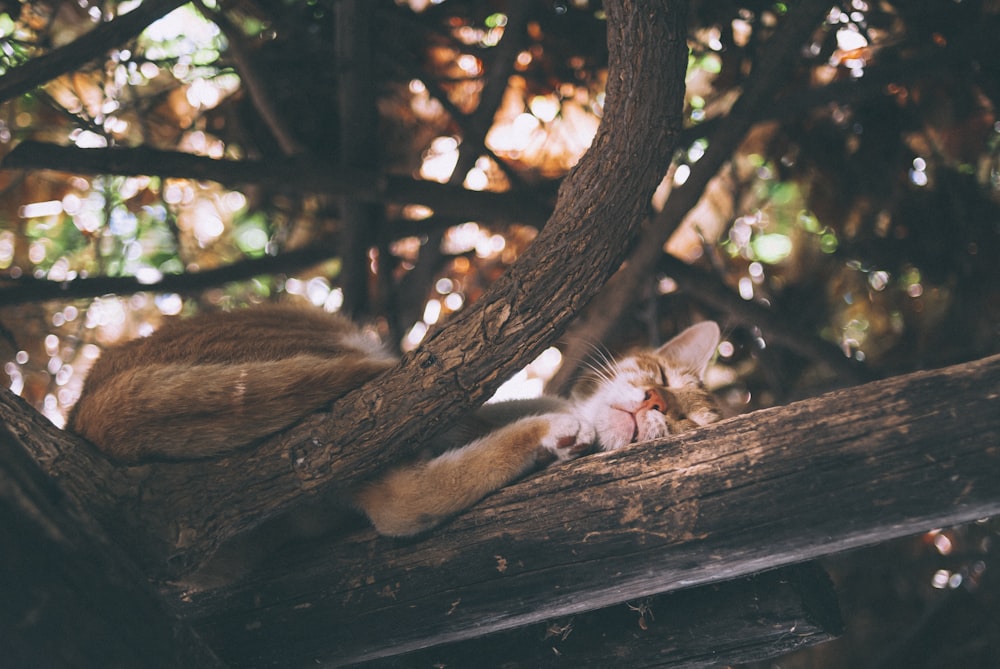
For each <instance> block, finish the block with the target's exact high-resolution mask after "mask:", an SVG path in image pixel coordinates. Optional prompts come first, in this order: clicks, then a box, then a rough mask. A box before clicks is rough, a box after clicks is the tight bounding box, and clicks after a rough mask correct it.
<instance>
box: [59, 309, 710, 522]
mask: <svg viewBox="0 0 1000 669" xmlns="http://www.w3.org/2000/svg"><path fill="white" fill-rule="evenodd" d="M718 339H719V330H718V327H717V326H716V325H715V324H714V323H708V322H706V323H700V324H698V325H696V326H693V327H691V328H689V329H688V330H686V331H685V332H683V333H681V334H680V335H678V336H677V337H676V338H674V339H673V340H671V341H670V342H668V343H667V344H665V345H664V346H663V347H661V348H660V349H658V350H656V351H649V352H645V353H637V354H634V355H632V356H629V357H626V358H624V359H623V360H621V361H620V362H618V363H616V364H614V365H611V366H609V367H608V369H606V370H603V371H602V378H600V379H599V380H598V382H597V385H596V388H595V389H594V390H593V391H592V392H591V393H589V394H586V395H580V396H576V397H574V398H573V399H562V398H556V397H543V398H539V399H538V400H525V401H517V402H509V403H499V404H491V405H486V406H485V407H483V408H482V409H480V410H479V411H478V412H476V413H475V414H474V415H472V416H470V417H469V419H468V420H466V421H463V422H462V423H461V424H459V425H458V426H456V427H455V428H454V429H452V430H451V431H449V432H448V433H447V434H445V435H443V436H442V437H441V438H440V439H439V441H438V443H437V444H436V445H435V446H436V448H435V453H434V455H433V457H430V458H426V459H421V460H418V461H416V462H411V463H404V464H402V465H401V466H399V467H398V468H396V469H393V470H391V471H389V472H388V473H386V474H385V475H383V476H382V477H381V478H378V479H376V480H374V481H372V482H369V483H366V484H364V485H363V486H362V487H361V488H359V489H357V490H355V491H353V493H352V502H353V504H354V505H355V506H356V507H357V508H359V509H360V510H362V511H363V512H364V513H365V514H367V516H368V517H369V518H370V519H371V520H372V522H373V524H374V525H375V527H376V529H377V530H378V531H379V532H381V533H383V534H388V535H396V536H404V535H412V534H416V533H419V532H421V531H424V530H426V529H429V528H430V527H433V526H434V525H436V524H438V523H440V522H441V521H442V520H444V519H446V518H448V517H449V516H452V515H454V514H456V513H458V512H460V511H462V510H464V509H466V508H468V507H469V506H471V505H472V504H474V503H476V502H477V501H478V500H479V499H481V498H482V497H484V496H485V495H487V494H489V493H491V492H493V491H495V490H497V489H498V488H501V487H503V486H505V485H507V484H508V483H510V482H511V481H513V480H515V479H517V478H519V477H521V476H523V475H524V474H526V473H527V472H529V471H530V470H532V469H535V468H537V467H539V466H540V465H544V464H548V463H549V462H552V461H553V460H566V459H570V458H573V457H576V456H578V455H580V454H582V453H584V452H585V451H587V450H589V449H591V448H597V449H601V450H613V449H617V448H621V447H623V446H626V445H628V444H630V443H633V442H636V441H645V440H649V439H654V438H657V437H661V436H665V435H667V434H670V433H676V432H681V431H684V430H686V429H690V428H692V427H695V426H697V425H704V424H706V423H710V422H713V421H714V420H717V419H718V417H719V414H718V411H717V408H716V406H715V404H714V402H713V400H712V397H711V395H710V394H709V393H708V392H707V391H706V390H705V389H704V387H703V386H702V383H701V377H702V375H703V373H704V370H705V367H706V365H707V364H708V362H709V360H710V359H711V358H712V355H713V354H714V351H715V347H716V345H717V343H718ZM394 363H395V360H394V359H393V358H392V357H391V356H389V355H387V354H386V353H385V352H384V351H383V350H382V349H381V348H380V347H379V346H378V345H377V343H375V342H373V341H370V340H368V339H367V338H366V337H365V336H364V335H363V334H362V333H361V332H360V331H359V330H358V329H357V328H356V327H355V326H354V325H353V324H352V323H350V322H349V321H348V320H346V319H344V318H341V317H338V316H331V315H328V314H325V313H322V312H319V311H316V310H308V309H303V308H293V307H266V308H257V309H248V310H243V311H236V312H232V313H228V314H222V313H219V314H206V315H202V316H198V317H195V318H192V319H189V320H184V321H174V322H172V323H170V324H168V325H166V326H164V327H162V328H161V329H160V330H158V331H157V332H156V333H154V334H153V335H152V336H150V337H148V338H145V339H139V340H134V341H132V342H128V343H126V344H124V345H122V346H119V347H115V348H111V349H109V350H107V351H106V352H105V353H104V354H103V355H102V356H101V358H100V359H99V360H98V362H97V363H96V364H95V365H94V368H93V369H92V371H91V372H90V375H89V376H88V378H87V381H86V383H85V385H84V390H83V393H82V395H81V397H80V400H79V402H78V403H77V405H76V407H74V410H73V412H72V414H71V415H70V421H69V427H70V429H72V430H73V431H75V432H76V433H78V434H80V435H81V436H83V437H86V438H87V439H89V440H90V441H91V442H93V443H94V444H95V445H97V447H98V448H100V449H101V450H102V451H103V452H104V453H105V454H107V455H108V456H110V457H113V458H116V459H120V460H124V461H128V462H141V461H143V460H150V459H195V458H204V457H212V456H216V455H219V454H223V453H228V452H231V451H234V450H236V449H239V448H241V447H246V446H249V445H250V444H252V443H253V442H254V441H256V440H258V439H261V438H263V437H265V436H267V435H269V434H272V433H274V432H277V431H279V430H281V429H283V428H285V427H287V426H289V425H290V424H292V423H294V422H296V421H297V420H299V419H300V418H302V417H303V416H305V415H307V414H308V413H311V412H312V411H315V410H317V409H319V408H321V407H323V406H324V405H329V404H330V403H331V402H334V401H335V400H336V399H337V398H338V397H341V396H342V395H344V394H345V393H347V392H349V391H350V390H352V389H354V388H356V387H359V386H360V385H362V384H363V383H365V382H366V381H369V380H371V379H373V378H374V377H376V376H377V375H378V374H379V373H381V372H383V371H385V370H387V369H388V368H389V367H391V366H392V365H393V364H394ZM469 435H471V436H469Z"/></svg>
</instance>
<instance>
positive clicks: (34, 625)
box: [0, 426, 223, 669]
mask: <svg viewBox="0 0 1000 669" xmlns="http://www.w3.org/2000/svg"><path fill="white" fill-rule="evenodd" d="M20 441H21V440H20V439H16V438H14V437H13V435H12V434H11V433H10V432H8V430H7V429H6V427H5V426H0V593H3V596H2V604H0V653H2V658H0V664H2V665H3V666H5V667H53V668H55V667H107V668H108V669H112V668H117V667H121V668H122V669H125V668H127V667H149V668H153V667H163V668H167V667H171V668H176V669H199V668H202V667H206V668H207V667H222V666H223V665H222V663H221V662H219V660H218V659H217V658H216V657H215V655H214V654H213V653H212V651H210V650H209V649H208V647H207V646H205V645H204V643H203V642H202V641H201V639H199V638H198V636H197V635H195V634H194V633H193V632H192V631H191V629H190V628H189V627H188V626H187V625H185V624H184V623H183V622H181V621H180V620H178V619H177V618H176V616H175V615H174V614H172V613H171V612H170V611H169V610H168V608H167V606H166V603H165V602H164V601H163V600H162V599H161V598H160V596H159V594H158V593H156V592H155V591H154V590H153V589H152V588H151V587H150V586H149V584H148V583H147V581H146V579H145V577H144V576H142V574H141V573H140V572H139V570H138V569H137V568H136V567H135V565H134V564H132V563H130V562H129V561H128V559H127V558H125V556H124V555H123V553H122V552H121V549H120V548H119V547H118V546H116V545H115V544H114V543H112V542H111V541H109V540H108V539H107V538H105V537H104V534H103V532H102V530H101V529H100V527H99V526H98V525H97V524H96V523H95V522H94V521H93V520H92V519H90V518H87V517H86V515H85V514H83V513H82V511H81V510H80V509H79V508H77V507H76V505H75V504H73V502H72V500H71V499H70V498H69V497H67V496H66V495H65V493H64V492H63V491H62V490H61V489H60V487H59V486H58V485H57V484H56V483H55V482H54V481H52V480H51V479H49V478H48V477H47V476H46V475H45V474H44V473H43V472H42V471H41V469H39V468H38V465H37V464H36V463H35V462H33V461H32V460H31V458H30V457H29V456H28V453H27V452H26V451H25V450H24V448H23V447H22V445H21V443H20Z"/></svg>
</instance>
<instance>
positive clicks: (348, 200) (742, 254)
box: [0, 0, 1000, 667]
mask: <svg viewBox="0 0 1000 669" xmlns="http://www.w3.org/2000/svg"><path fill="white" fill-rule="evenodd" d="M179 4H180V3H178V2H172V3H171V2H163V1H162V0H161V1H160V2H154V1H149V0H147V2H145V3H141V4H140V3H139V2H136V1H129V2H102V3H90V2H88V0H80V1H79V2H75V3H63V2H54V1H51V0H49V1H37V2H22V3H12V2H0V69H2V71H3V72H4V73H5V76H3V77H0V99H2V100H5V102H3V104H2V106H0V155H2V156H3V168H4V169H2V170H0V358H2V360H3V376H2V378H3V382H4V384H5V385H6V386H7V387H9V388H10V389H11V390H13V391H14V392H15V393H17V394H19V395H21V396H22V397H24V398H25V399H27V400H28V401H29V402H31V403H32V404H33V405H35V406H36V407H37V408H38V409H39V411H41V412H42V413H44V414H45V415H46V416H48V417H49V418H50V419H51V420H52V421H53V422H55V423H57V424H60V425H61V424H62V422H63V420H64V415H65V413H66V411H67V410H68V408H69V407H70V406H72V404H73V403H74V401H75V400H76V397H77V395H78V393H79V390H80V385H81V383H82V379H83V378H84V376H85V374H86V371H87V368H88V366H89V365H90V364H91V363H92V362H93V360H94V359H96V357H97V356H98V355H99V354H100V350H101V349H102V347H104V346H107V345H108V344H110V343H113V342H115V341H119V340H121V339H124V338H129V337H134V336H142V335H145V334H148V333H149V332H151V331H152V330H154V329H155V328H156V327H157V326H158V325H159V324H160V323H161V322H162V320H163V319H164V318H167V317H172V316H178V315H181V316H183V315H189V314H191V313H194V312H196V311H198V310H206V309H208V310H210V309H231V308H238V307H241V306H245V305H249V304H255V303H260V302H266V301H273V300H285V301H300V302H309V303H311V304H313V305H315V306H316V307H317V308H323V309H327V310H329V311H337V310H342V311H345V312H347V313H349V314H351V315H352V316H353V317H355V318H357V319H358V320H359V321H360V322H362V323H364V324H365V325H366V327H369V328H371V329H372V330H373V331H375V332H376V333H377V334H379V336H381V337H382V339H383V340H384V341H386V342H387V344H388V345H389V346H390V347H393V348H396V349H398V350H401V351H405V350H409V349H412V348H413V347H414V346H416V345H417V344H418V343H419V342H420V340H421V338H422V337H423V336H424V335H425V334H426V332H427V331H428V329H429V328H432V327H435V326H436V325H437V324H438V323H440V322H443V321H444V320H445V319H447V317H448V315H449V314H451V313H453V312H456V311H458V310H460V309H462V308H463V307H464V306H465V305H467V304H470V303H471V302H473V301H475V300H476V299H477V298H478V297H479V296H480V295H481V294H482V292H483V290H484V288H485V287H487V286H489V285H490V283H491V282H492V281H493V280H494V279H495V278H496V277H497V276H499V275H500V274H501V273H503V271H504V269H505V268H506V267H507V266H508V265H509V264H510V263H511V262H513V260H514V259H516V258H517V257H518V254H519V253H520V252H521V251H522V250H523V249H524V248H526V247H527V245H529V244H530V243H531V241H532V239H533V238H534V236H535V235H536V234H537V231H538V230H539V228H540V227H541V226H542V225H544V221H545V218H546V217H547V215H548V213H549V211H550V210H551V207H552V204H553V202H554V200H555V193H556V190H557V188H558V184H559V181H560V179H561V177H562V176H564V175H565V174H566V172H567V171H568V170H569V169H571V168H572V166H573V165H574V164H575V162H576V160H577V159H578V158H579V157H580V156H581V155H582V154H583V152H584V151H586V149H587V147H588V146H589V143H590V141H591V139H592V137H593V135H594V133H595V131H596V128H597V126H598V124H599V123H600V120H601V114H602V103H603V89H604V80H605V77H606V63H607V51H606V45H605V25H604V17H603V14H602V9H601V5H600V3H599V2H596V1H590V0H556V1H552V0H509V1H506V2H504V1H501V0H467V1H463V2H459V1H458V0H438V1H434V0H409V2H406V1H404V0H396V1H395V2H391V1H389V0H370V1H368V2H349V1H348V0H341V1H340V2H335V1H333V0H305V1H300V0H224V1H223V0H201V1H200V2H196V3H194V4H188V5H183V6H181V7H179V8H178V5H179ZM799 4H803V5H805V4H808V3H806V2H802V3H779V2H755V1H753V0H744V1H742V2H693V3H692V5H691V11H690V23H691V25H690V31H689V46H690V59H689V69H688V76H687V95H686V99H685V110H686V111H685V117H686V119H687V127H686V128H685V130H684V134H683V137H682V142H681V146H682V149H681V150H679V151H678V152H677V155H676V156H674V161H673V163H672V166H671V168H670V170H669V171H668V173H667V174H666V175H664V180H663V183H662V185H661V187H660V189H659V190H658V192H657V194H656V196H655V198H654V201H653V202H652V203H651V205H650V210H649V217H648V221H647V222H646V224H645V227H644V233H643V235H642V237H641V239H640V240H639V241H638V242H637V244H636V247H635V249H634V253H633V256H632V258H631V259H630V260H629V262H628V263H627V264H626V265H625V267H624V268H623V271H622V272H621V274H620V276H616V277H615V278H613V279H612V281H611V282H609V284H608V286H607V288H606V291H605V294H603V295H601V296H599V297H598V298H597V299H596V300H595V302H594V303H593V304H592V305H591V307H590V309H589V311H587V312H586V313H584V314H583V315H582V317H581V319H580V320H579V321H578V322H577V324H576V325H574V327H573V328H572V329H571V330H570V331H569V332H568V333H567V334H566V336H565V337H564V339H563V340H562V341H560V342H558V343H557V345H556V346H554V347H553V348H551V349H549V350H547V351H546V352H545V353H544V354H543V355H542V356H540V357H539V358H538V359H537V360H536V361H535V362H534V363H532V364H531V365H529V366H528V367H527V368H526V369H525V370H523V371H522V372H520V373H519V374H518V375H517V376H516V377H515V378H514V379H512V380H511V382H509V383H508V384H507V385H505V386H504V387H503V388H502V389H501V391H500V393H498V395H500V396H502V397H514V396H522V395H525V394H537V393H539V392H541V391H542V389H543V387H546V386H547V387H548V389H549V390H550V391H564V390H565V389H566V388H567V387H568V386H569V385H570V384H571V383H572V380H573V379H575V378H576V376H577V375H578V374H579V373H580V371H581V369H585V367H586V364H587V362H588V359H593V357H594V356H598V357H599V356H601V355H603V354H604V353H603V352H604V351H608V352H617V351H620V350H623V349H626V348H628V347H629V346H632V345H647V344H655V343H657V342H659V341H663V340H665V339H667V338H669V336H671V335H672V334H673V333H674V332H676V331H677V330H678V329H680V328H681V327H683V326H685V325H687V324H689V323H690V322H692V321H696V320H700V319H704V318H712V319H715V320H717V321H718V322H720V324H722V325H723V328H724V331H725V337H724V341H723V343H722V345H721V346H720V348H719V359H718V362H717V363H716V364H715V365H713V367H712V369H711V375H710V382H711V385H712V386H713V388H714V389H715V390H716V392H717V393H718V394H719V396H720V398H721V399H722V400H723V401H724V402H725V403H726V405H727V407H728V408H729V409H730V410H731V411H732V412H733V413H737V412H743V411H749V410H752V409H756V408H761V407H766V406H771V405H774V404H778V403H784V402H788V401H790V400H793V399H797V398H801V397H805V396H810V395H814V394H816V393H818V392H820V391H822V390H825V389H828V388H831V387H836V386H843V385H849V384H853V383H857V382H859V381H862V380H865V379H871V378H879V377H884V376H891V375H895V374H898V373H902V372H906V371H910V370H915V369H920V368H927V367H937V366H942V365H946V364H949V363H954V362H959V361H964V360H972V359H976V358H981V357H984V356H987V355H990V354H993V353H996V352H998V350H1000V280H998V279H1000V263H998V262H997V258H998V257H1000V120H998V118H997V113H996V110H997V108H998V102H1000V44H998V42H997V40H996V35H998V34H1000V4H998V3H997V2H996V1H995V0H978V1H976V0H971V1H970V0H966V1H964V2H953V1H950V0H922V1H920V2H910V1H906V2H903V1H899V2H896V1H892V2H878V3H875V2H867V1H862V0H850V1H848V2H839V3H831V4H830V5H829V7H826V8H824V17H825V18H824V19H822V20H821V21H817V22H815V23H814V24H809V25H806V26H805V27H802V26H798V25H795V24H793V22H792V21H791V20H790V18H791V16H792V15H793V14H794V12H795V10H796V9H797V8H798V5H799ZM174 8H176V9H174ZM171 9H174V11H170V10H171ZM140 11H144V12H148V13H149V15H150V16H149V21H148V22H143V23H142V25H141V26H139V27H138V28H136V29H135V30H134V32H133V33H132V34H130V35H125V36H124V37H122V36H116V37H114V38H107V39H105V38H103V37H102V33H99V32H97V31H98V30H100V29H103V28H107V27H109V26H112V25H116V24H117V25H121V24H122V23H123V21H122V19H123V18H127V17H128V16H129V15H130V14H132V13H136V14H135V16H138V12H140ZM120 17H121V18H120ZM154 19H158V20H155V21H154ZM147 23H148V27H146V25H147ZM143 28H144V29H143ZM86 35H97V36H98V37H99V38H100V39H96V40H92V42H96V43H97V45H96V47H95V46H93V45H90V46H87V44H85V43H84V40H82V39H80V38H81V37H84V36H86ZM782 40H784V41H782ZM53 53H66V54H68V57H70V58H71V60H70V61H68V62H71V63H72V65H71V66H67V67H63V68H62V69H61V70H59V71H53V70H52V69H41V68H39V70H38V74H34V72H35V71H34V70H30V71H29V70H28V69H27V67H26V68H25V69H23V70H22V69H20V68H19V66H22V65H25V66H31V65H34V64H39V63H42V62H43V60H44V59H43V56H44V55H45V54H53ZM769 59H770V61H773V62H769ZM25 71H28V72H29V74H30V75H31V76H29V77H28V80H27V81H26V82H19V83H18V85H17V86H15V85H14V82H13V75H10V74H9V73H11V72H14V73H23V72H25ZM6 75H9V76H6ZM741 95H742V96H743V97H742V98H741ZM738 101H739V102H738ZM608 178H610V179H613V178H615V175H613V174H609V175H608ZM996 544H997V524H996V522H995V521H989V520H984V521H983V522H982V523H978V524H975V525H972V526H967V527H961V528H949V529H942V530H941V531H937V532H932V533H929V534H927V535H925V536H921V537H916V538H914V539H912V540H907V541H901V542H894V543H892V544H888V545H883V546H880V547H877V548H873V549H869V550H865V551H858V552H855V553H851V554H849V555H845V556H840V557H836V558H833V559H830V560H829V561H828V564H827V566H828V568H830V569H831V571H832V572H833V575H834V577H835V580H836V581H837V583H838V587H839V589H840V590H841V592H842V593H843V598H844V601H843V604H844V607H845V618H846V620H847V623H848V633H847V634H846V635H845V637H844V639H842V640H840V641H837V642H834V643H831V644H827V645H825V646H822V647H819V648H816V649H812V650H810V651H806V652H805V653H803V654H799V655H797V656H792V657H788V658H783V659H782V660H781V661H780V666H782V667H788V666H813V667H821V666H822V667H838V666H852V667H854V666H869V667H879V666H885V667H892V666H969V667H992V666H996V665H997V663H998V662H1000V623H998V621H1000V615H998V613H1000V611H998V608H1000V607H998V605H997V596H998V593H1000V583H998V580H1000V579H998V578H997V574H996V572H997V564H996V560H997V557H996V555H997V550H998V549H997V546H996ZM762 666H763V665H762Z"/></svg>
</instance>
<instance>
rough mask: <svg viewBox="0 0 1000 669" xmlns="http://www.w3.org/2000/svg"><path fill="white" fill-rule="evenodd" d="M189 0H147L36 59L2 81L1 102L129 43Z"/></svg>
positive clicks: (0, 81) (7, 74)
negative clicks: (122, 44) (150, 25)
mask: <svg viewBox="0 0 1000 669" xmlns="http://www.w3.org/2000/svg"><path fill="white" fill-rule="evenodd" d="M185 1H186V0H146V2H143V3H142V4H141V5H139V6H138V7H136V8H135V9H133V10H132V11H131V12H129V13H127V14H121V15H119V16H118V17H117V18H116V19H114V20H113V21H108V22H107V23H102V24H101V25H99V26H97V27H96V28H94V29H93V30H91V31H90V32H88V33H86V34H84V35H83V36H81V37H78V38H77V39H76V40H74V41H72V42H70V43H69V44H67V45H66V46H62V47H59V48H58V49H54V50H52V51H50V52H49V53H46V54H43V55H41V56H38V57H37V58H32V59H31V60H29V61H28V62H26V63H24V64H23V65H19V66H18V67H15V68H14V69H12V70H9V71H8V72H7V73H6V74H4V75H3V76H2V77H0V102H4V101H5V100H10V99H11V98H13V97H16V96H18V95H21V94H22V93H27V92H28V91H31V90H32V89H34V88H37V87H38V86H41V85H42V84H44V83H46V82H48V81H51V80H52V79H55V78H56V77H58V76H61V75H63V74H66V73H67V72H72V71H74V70H78V69H80V67H81V65H83V64H84V63H87V62H89V61H91V60H93V59H94V58H97V57H98V56H100V55H102V54H104V53H106V52H107V51H108V49H111V48H112V47H114V46H116V45H118V44H121V43H122V42H126V41H128V40H130V39H132V38H133V37H135V36H136V35H138V34H139V33H141V32H142V31H143V30H145V29H146V26H148V25H149V24H150V23H152V22H153V21H156V20H157V19H159V18H161V17H163V16H165V15H167V14H169V13H170V12H172V11H173V10H175V9H177V8H178V7H180V6H181V5H183V4H184V3H185Z"/></svg>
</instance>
